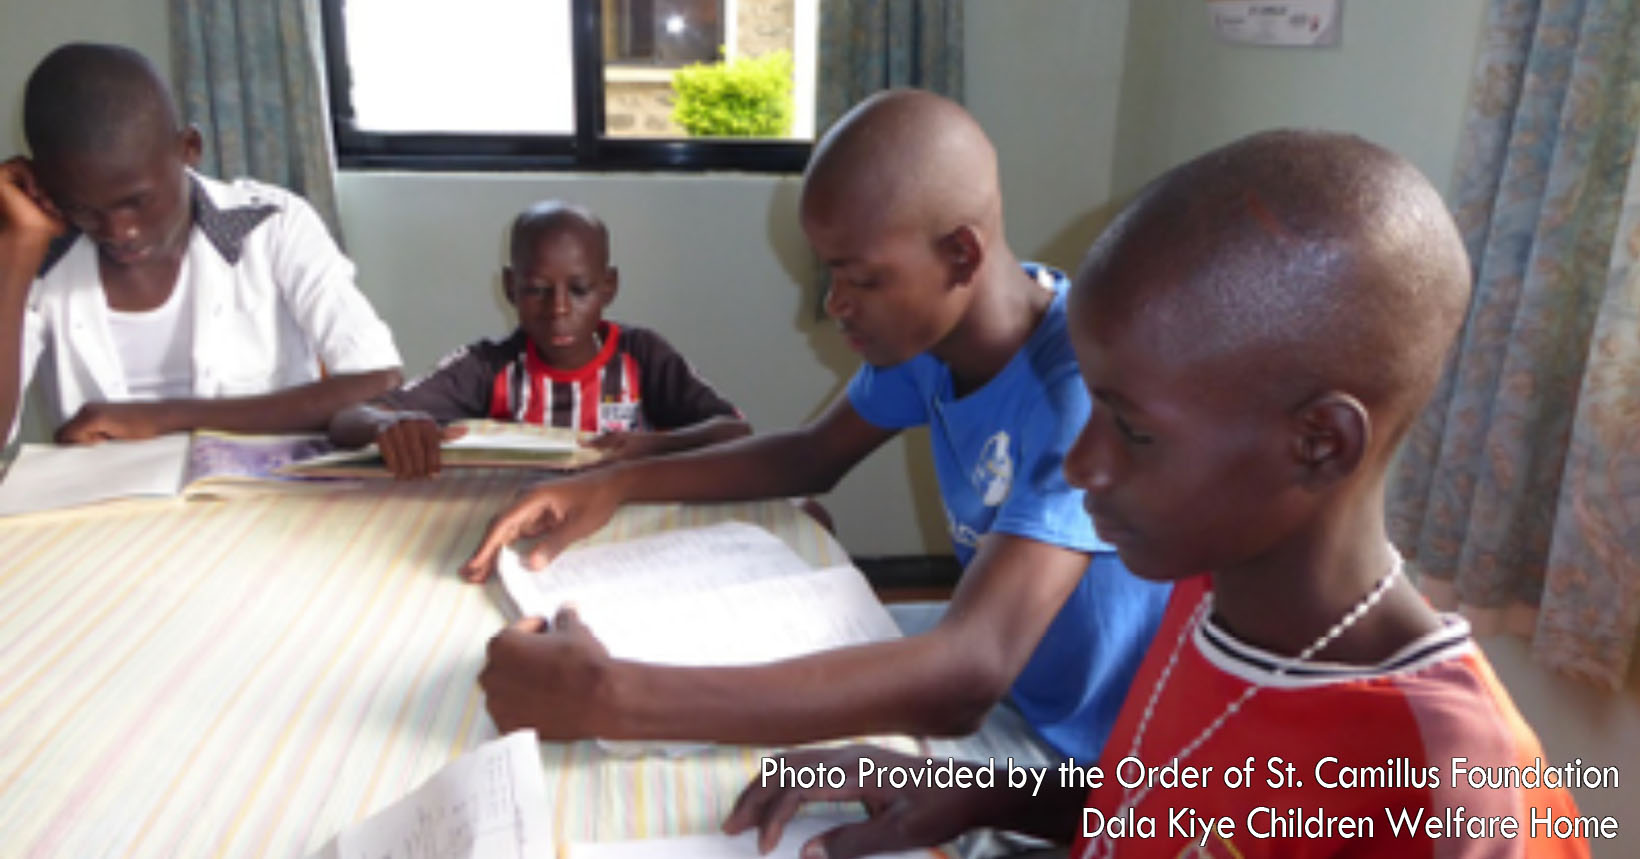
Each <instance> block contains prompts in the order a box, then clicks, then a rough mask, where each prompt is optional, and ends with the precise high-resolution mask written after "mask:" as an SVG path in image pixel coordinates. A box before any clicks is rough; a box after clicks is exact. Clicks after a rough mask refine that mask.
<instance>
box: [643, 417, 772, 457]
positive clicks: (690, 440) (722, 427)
mask: <svg viewBox="0 0 1640 859" xmlns="http://www.w3.org/2000/svg"><path fill="white" fill-rule="evenodd" d="M751 434H752V425H751V424H749V423H746V422H745V421H743V420H741V419H740V418H731V417H724V416H719V417H715V418H707V419H706V420H703V421H701V422H700V423H696V424H690V425H689V426H686V427H679V428H677V429H674V430H667V431H665V432H662V433H658V436H659V439H660V448H659V449H658V450H657V451H656V453H661V454H667V453H682V452H683V451H686V450H694V449H696V448H701V447H709V446H711V445H714V444H722V443H723V442H726V441H733V440H735V439H737V438H745V437H746V436H749V435H751Z"/></svg>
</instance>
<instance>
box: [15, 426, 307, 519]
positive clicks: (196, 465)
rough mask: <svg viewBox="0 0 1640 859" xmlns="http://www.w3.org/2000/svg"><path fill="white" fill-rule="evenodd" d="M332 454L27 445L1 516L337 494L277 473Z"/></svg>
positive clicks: (282, 439)
mask: <svg viewBox="0 0 1640 859" xmlns="http://www.w3.org/2000/svg"><path fill="white" fill-rule="evenodd" d="M329 450H330V443H329V442H328V441H326V440H325V439H324V438H323V437H322V436H314V435H270V436H255V435H232V434H227V433H213V432H203V431H201V432H196V433H193V434H192V435H190V434H188V433H175V434H172V435H163V436H159V437H157V438H151V439H143V440H141V441H107V442H102V443H101V444H94V445H73V446H58V445H50V444H25V445H23V446H22V447H21V448H19V449H18V452H17V457H16V459H14V460H13V461H12V463H11V466H10V468H8V469H7V470H6V474H5V479H4V480H3V481H0V516H12V515H17V514H22V513H35V512H40V511H46V510H60V509H64V508H70V507H81V506H85V505H90V504H98V503H104V502H110V501H116V500H128V499H149V500H152V499H171V500H174V499H178V498H197V497H227V496H233V495H242V494H246V493H252V492H265V491H270V490H287V489H291V488H298V487H302V488H311V487H315V486H320V487H323V488H327V489H330V488H335V487H336V485H337V484H336V483H335V482H333V481H327V482H323V483H315V482H314V481H311V480H303V479H298V478H292V477H287V476H284V475H281V474H279V473H277V472H278V470H279V469H280V468H281V467H283V466H286V465H289V464H290V463H292V462H295V461H298V460H301V459H305V458H308V457H312V456H317V455H320V454H323V453H325V452H326V451H329Z"/></svg>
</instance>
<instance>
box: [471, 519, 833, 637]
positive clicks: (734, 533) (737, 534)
mask: <svg viewBox="0 0 1640 859" xmlns="http://www.w3.org/2000/svg"><path fill="white" fill-rule="evenodd" d="M497 568H498V571H499V574H500V578H501V583H502V585H503V586H504V587H505V588H506V590H507V595H508V596H509V597H511V598H512V600H513V602H514V604H515V605H516V606H517V608H518V609H519V611H521V612H523V613H524V614H527V615H539V616H541V617H545V618H548V619H549V620H550V619H551V618H552V616H553V615H554V614H556V613H557V612H558V607H559V606H560V605H562V604H563V603H564V602H566V601H568V602H573V603H574V604H575V605H576V607H577V608H578V609H585V608H586V607H589V606H594V605H597V604H599V603H600V602H604V601H609V600H614V601H616V602H617V603H618V604H621V605H631V604H632V603H633V602H635V601H643V602H661V601H664V600H668V599H671V598H674V597H677V596H680V595H682V594H687V593H693V592H698V591H707V590H713V589H715V588H720V587H725V586H728V585H734V584H741V583H744V582H752V581H758V580H762V579H769V578H774V577H779V576H787V575H791V574H793V573H801V572H805V571H807V570H809V564H808V562H807V561H804V560H803V558H802V557H801V556H800V555H798V554H797V553H796V552H794V551H792V549H791V547H790V546H787V545H786V544H785V543H783V542H781V540H780V538H779V537H776V536H774V535H773V534H770V533H769V532H768V531H765V530H764V529H762V528H759V527H757V526H756V525H751V524H748V523H745V522H720V523H718V524H716V525H709V526H707V527H704V528H680V529H676V530H671V531H663V532H661V533H659V534H654V535H651V536H648V537H639V538H637V539H635V540H624V541H621V542H618V543H605V544H601V545H594V546H581V547H577V548H572V549H570V550H568V551H566V552H564V553H563V554H561V555H559V556H558V557H557V558H555V559H553V562H552V563H551V564H548V565H547V567H546V568H545V569H543V570H539V571H531V570H528V569H526V568H525V567H524V564H523V561H522V560H521V559H520V558H519V556H518V554H517V553H516V552H514V551H513V550H512V549H511V548H508V549H504V550H503V551H502V552H501V556H500V558H499V560H498V561H497Z"/></svg>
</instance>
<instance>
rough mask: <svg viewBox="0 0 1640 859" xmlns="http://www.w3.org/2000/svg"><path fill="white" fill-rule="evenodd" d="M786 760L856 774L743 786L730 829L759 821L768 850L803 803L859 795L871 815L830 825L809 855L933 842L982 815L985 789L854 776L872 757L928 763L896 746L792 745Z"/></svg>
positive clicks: (805, 852) (763, 848) (888, 762)
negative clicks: (831, 782) (838, 780)
mask: <svg viewBox="0 0 1640 859" xmlns="http://www.w3.org/2000/svg"><path fill="white" fill-rule="evenodd" d="M780 757H782V758H784V759H785V762H786V765H787V766H790V767H792V768H794V769H801V768H803V767H812V766H814V765H815V764H817V763H824V764H827V765H830V766H837V767H841V768H842V769H843V771H844V772H847V773H849V774H850V778H849V779H848V781H847V782H845V783H844V785H843V786H842V787H840V788H835V789H833V788H830V787H826V786H824V785H821V786H817V787H812V788H796V787H777V786H775V785H774V784H770V785H768V786H764V785H763V784H760V782H761V779H756V780H753V781H752V783H751V784H749V785H747V786H746V789H745V790H743V791H741V792H740V798H739V799H737V800H735V807H734V809H733V810H731V811H730V812H729V817H728V818H727V819H726V820H724V821H723V831H724V832H726V833H728V834H730V835H736V834H739V833H741V832H744V831H746V830H747V829H750V828H752V827H753V826H756V827H757V849H758V851H759V852H761V853H768V852H769V851H770V850H773V849H774V848H775V846H776V845H778V844H779V843H780V835H781V833H782V832H784V831H785V828H786V823H787V821H790V820H791V819H792V817H793V816H794V815H796V814H797V810H798V808H799V807H801V806H802V805H803V804H804V803H807V802H846V801H848V800H859V801H860V802H861V803H863V804H864V805H865V807H866V813H867V814H868V815H869V816H868V817H867V818H866V819H865V820H862V821H860V822H859V823H850V824H847V825H845V826H839V827H837V828H835V829H832V830H829V831H827V832H823V833H821V834H819V835H817V836H815V837H814V838H812V839H810V840H809V842H808V843H807V844H804V845H803V849H802V852H801V855H802V856H803V859H818V857H825V859H849V857H854V856H864V855H867V854H870V853H881V852H886V851H892V850H906V849H910V848H916V847H932V846H934V845H936V844H944V843H945V842H947V841H950V840H951V839H953V838H955V837H957V836H958V835H961V834H962V833H963V832H966V831H967V830H969V829H972V828H973V826H974V824H975V823H976V822H977V820H978V815H977V813H976V810H977V809H978V808H979V807H980V804H981V803H982V802H983V801H984V800H983V797H984V793H983V791H982V790H981V789H978V788H975V789H970V790H958V789H954V788H947V789H941V788H935V787H925V788H904V789H900V790H896V789H894V788H891V787H886V786H885V787H878V786H876V785H875V784H874V783H871V782H869V781H868V782H867V783H866V784H864V785H861V784H858V783H857V782H856V780H855V779H854V778H853V775H854V774H855V773H857V772H858V771H859V768H860V759H861V758H870V759H871V760H872V761H873V762H874V763H876V764H877V765H878V766H880V767H892V766H904V767H907V768H910V769H916V768H918V767H921V766H922V765H923V761H922V759H920V758H911V757H907V756H906V755H901V754H897V753H895V752H890V751H888V750H887V749H880V748H876V747H873V746H849V747H847V748H842V749H821V750H816V751H807V752H786V753H783V754H781V755H780Z"/></svg>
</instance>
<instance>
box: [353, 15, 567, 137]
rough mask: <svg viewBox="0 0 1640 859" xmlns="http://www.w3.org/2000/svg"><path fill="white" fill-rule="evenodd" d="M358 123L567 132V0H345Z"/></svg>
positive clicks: (412, 128) (386, 128) (382, 127)
mask: <svg viewBox="0 0 1640 859" xmlns="http://www.w3.org/2000/svg"><path fill="white" fill-rule="evenodd" d="M343 9H344V10H345V12H346V27H347V38H348V44H347V48H348V65H349V68H350V71H351V73H352V78H353V109H354V113H355V117H356V120H357V122H358V127H359V128H360V129H362V130H366V131H383V132H420V131H443V132H470V133H491V132H494V133H523V134H573V133H574V131H575V83H574V73H573V70H574V49H573V47H572V43H571V34H570V0H464V2H462V3H460V4H452V3H450V2H448V0H348V2H347V3H345V4H344V5H343Z"/></svg>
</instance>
